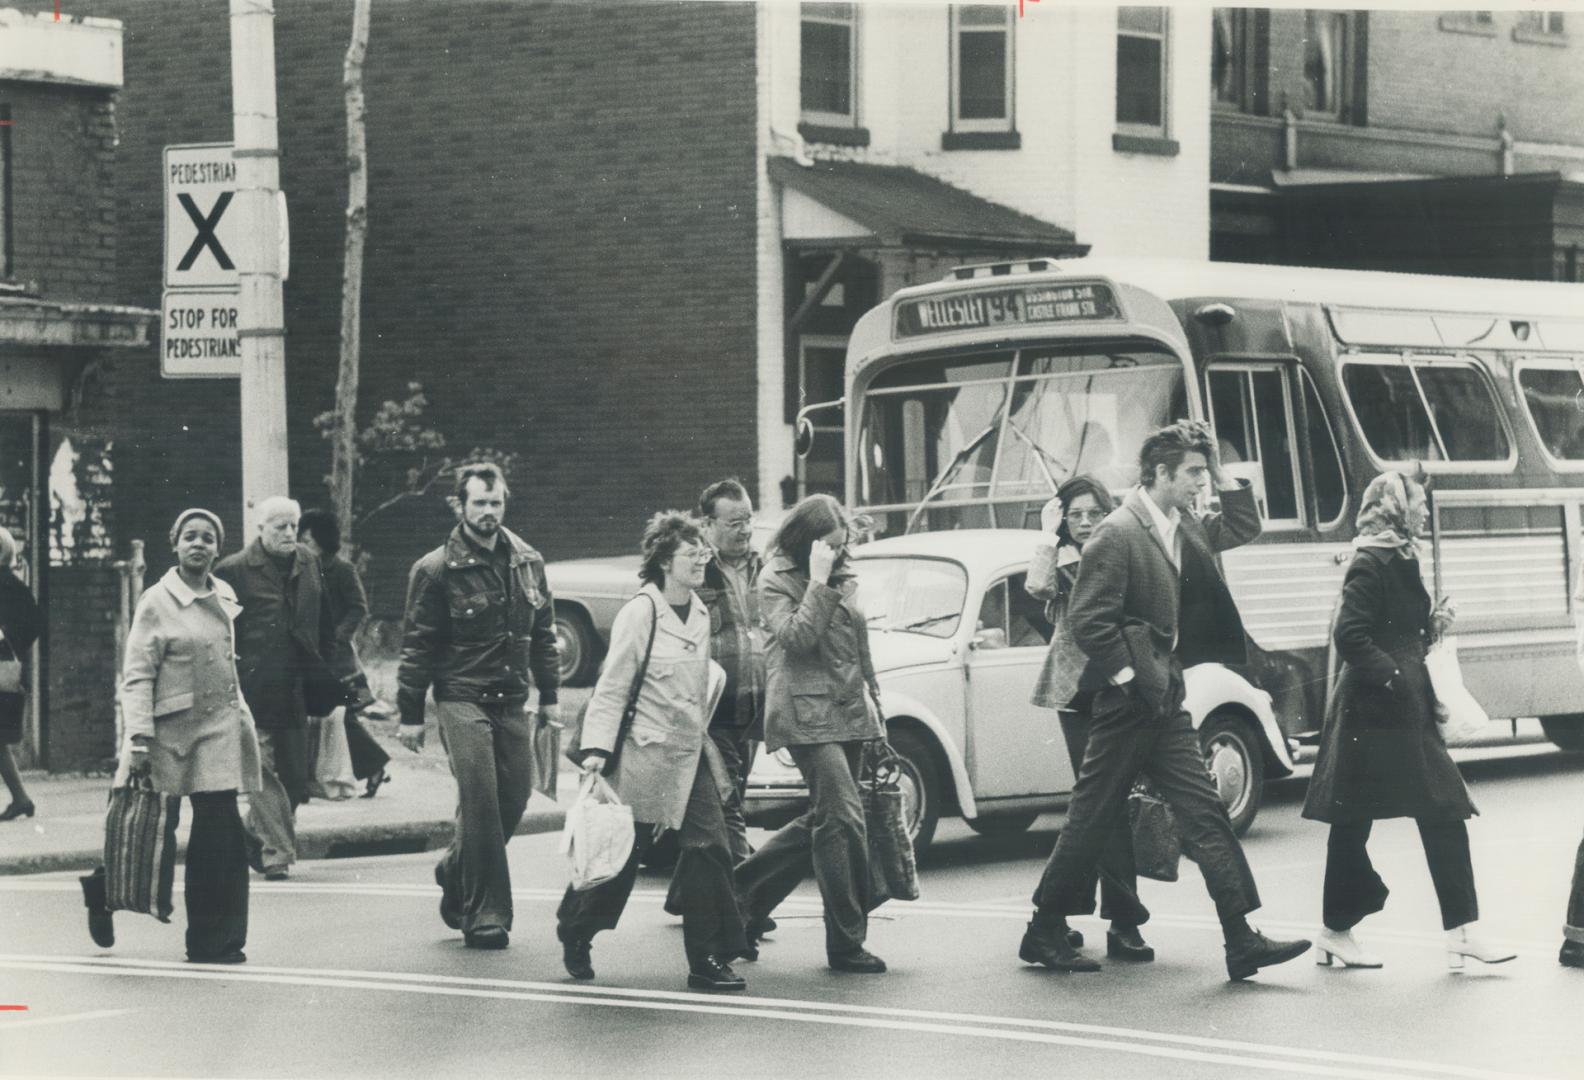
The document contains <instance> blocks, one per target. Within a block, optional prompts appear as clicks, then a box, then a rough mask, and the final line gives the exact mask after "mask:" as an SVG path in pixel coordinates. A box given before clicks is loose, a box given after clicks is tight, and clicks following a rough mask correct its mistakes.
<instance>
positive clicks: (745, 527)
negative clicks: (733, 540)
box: [710, 517, 754, 532]
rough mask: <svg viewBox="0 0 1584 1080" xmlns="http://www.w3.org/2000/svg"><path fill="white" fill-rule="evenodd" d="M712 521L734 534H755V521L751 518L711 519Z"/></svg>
mask: <svg viewBox="0 0 1584 1080" xmlns="http://www.w3.org/2000/svg"><path fill="white" fill-rule="evenodd" d="M710 520H711V521H713V522H715V524H717V525H719V526H720V527H721V528H723V529H731V530H732V531H733V532H753V527H754V519H753V518H751V517H745V518H729V519H728V518H711V519H710Z"/></svg>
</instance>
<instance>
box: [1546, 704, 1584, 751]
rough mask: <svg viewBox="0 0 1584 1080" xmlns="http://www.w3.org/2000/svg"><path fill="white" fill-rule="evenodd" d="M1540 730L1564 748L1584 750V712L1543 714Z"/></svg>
mask: <svg viewBox="0 0 1584 1080" xmlns="http://www.w3.org/2000/svg"><path fill="white" fill-rule="evenodd" d="M1540 730H1542V731H1544V732H1545V737H1546V738H1548V739H1550V740H1551V741H1552V742H1554V743H1556V744H1557V746H1558V747H1560V748H1561V749H1563V750H1584V713H1569V714H1567V715H1565V716H1542V717H1541V718H1540Z"/></svg>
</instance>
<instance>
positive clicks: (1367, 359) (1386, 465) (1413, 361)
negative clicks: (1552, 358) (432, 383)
mask: <svg viewBox="0 0 1584 1080" xmlns="http://www.w3.org/2000/svg"><path fill="white" fill-rule="evenodd" d="M1349 364H1355V365H1363V364H1373V365H1376V366H1383V367H1391V366H1399V367H1406V368H1407V369H1408V372H1409V375H1410V376H1411V377H1412V379H1413V383H1414V389H1415V390H1417V391H1418V393H1419V402H1420V404H1421V405H1423V406H1424V409H1425V415H1426V417H1427V418H1428V419H1429V421H1430V425H1431V431H1432V433H1433V434H1434V435H1435V437H1436V440H1437V442H1441V429H1440V427H1439V425H1437V424H1436V419H1435V414H1434V413H1433V412H1431V411H1430V403H1429V402H1428V401H1426V400H1425V394H1424V387H1423V386H1422V385H1421V384H1420V382H1419V374H1418V372H1417V371H1416V370H1415V368H1417V367H1466V368H1472V369H1473V370H1474V371H1475V372H1476V373H1477V374H1478V376H1479V378H1480V381H1481V382H1482V383H1483V384H1484V386H1485V390H1486V392H1487V394H1489V396H1490V400H1491V403H1492V404H1493V405H1494V406H1495V407H1496V415H1497V417H1498V418H1499V419H1500V420H1501V426H1502V431H1503V432H1504V433H1505V435H1506V436H1507V457H1506V458H1505V459H1503V460H1499V461H1497V460H1487V461H1463V460H1458V461H1452V460H1449V459H1447V458H1444V457H1443V458H1442V459H1441V460H1440V461H1431V460H1428V459H1419V460H1418V461H1417V462H1416V461H1414V460H1412V459H1406V460H1401V461H1396V460H1389V459H1387V458H1383V457H1381V456H1380V455H1379V454H1378V453H1376V451H1375V446H1374V444H1373V443H1371V442H1370V439H1369V435H1368V434H1366V433H1365V431H1364V425H1363V423H1361V422H1360V420H1359V415H1358V410H1357V408H1355V407H1354V404H1353V395H1352V393H1351V392H1350V391H1349V390H1348V385H1347V380H1346V377H1345V376H1346V371H1347V367H1348V365H1349ZM1336 377H1337V387H1338V389H1339V390H1340V391H1341V395H1342V404H1343V406H1344V407H1345V408H1346V409H1347V414H1348V418H1349V419H1350V420H1351V421H1352V423H1353V431H1354V433H1355V434H1356V435H1357V436H1358V438H1359V442H1360V443H1361V444H1362V445H1363V447H1364V453H1365V455H1366V456H1368V457H1369V460H1370V464H1371V465H1373V466H1374V467H1375V468H1376V469H1377V470H1378V471H1382V472H1384V471H1386V470H1388V469H1402V468H1405V467H1408V466H1411V465H1414V464H1418V465H1420V466H1421V467H1422V468H1423V469H1424V471H1425V472H1426V473H1427V474H1435V473H1450V474H1456V473H1510V472H1512V471H1514V469H1516V468H1517V465H1518V440H1517V439H1516V438H1514V437H1513V430H1512V422H1511V420H1510V418H1509V417H1508V416H1507V410H1506V409H1504V408H1502V404H1501V400H1502V399H1501V395H1500V394H1499V393H1497V387H1496V382H1495V380H1494V379H1493V378H1491V373H1490V372H1489V371H1488V370H1486V367H1485V365H1484V364H1483V363H1481V362H1480V360H1479V359H1478V358H1477V357H1475V356H1472V355H1469V354H1466V353H1462V354H1448V353H1419V352H1414V351H1412V350H1405V351H1403V352H1349V353H1344V354H1342V355H1341V356H1339V357H1338V358H1337V374H1336ZM1441 452H1442V453H1443V454H1445V453H1446V446H1445V445H1444V444H1443V445H1442V446H1441Z"/></svg>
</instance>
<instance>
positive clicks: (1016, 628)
mask: <svg viewBox="0 0 1584 1080" xmlns="http://www.w3.org/2000/svg"><path fill="white" fill-rule="evenodd" d="M1027 580H1028V575H1027V574H1013V575H1012V576H1011V577H1009V578H1007V582H1006V587H1007V641H1008V642H1009V643H1010V644H1011V646H1012V648H1014V649H1021V648H1029V647H1033V646H1040V647H1044V646H1046V645H1049V644H1050V639H1051V635H1052V634H1054V633H1055V632H1056V628H1055V627H1054V626H1052V625H1051V623H1050V620H1048V619H1046V618H1045V603H1044V601H1041V600H1036V599H1035V598H1034V597H1032V596H1030V595H1029V594H1028V589H1027V588H1026V587H1025V585H1026V583H1027Z"/></svg>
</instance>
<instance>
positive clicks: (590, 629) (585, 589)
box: [545, 516, 780, 686]
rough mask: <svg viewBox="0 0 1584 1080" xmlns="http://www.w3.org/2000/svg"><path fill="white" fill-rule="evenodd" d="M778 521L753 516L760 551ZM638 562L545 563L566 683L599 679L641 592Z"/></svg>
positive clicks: (631, 558) (632, 558)
mask: <svg viewBox="0 0 1584 1080" xmlns="http://www.w3.org/2000/svg"><path fill="white" fill-rule="evenodd" d="M779 524H780V520H779V517H770V516H761V517H755V518H754V528H753V541H752V543H753V545H754V547H755V548H756V549H757V550H759V551H763V550H764V548H765V546H766V545H767V544H769V542H770V538H771V537H772V536H774V535H775V530H776V527H777V526H778V525H779ZM638 563H639V558H638V556H637V555H615V556H610V557H607V558H593V559H557V560H556V561H554V562H550V563H546V564H545V574H546V576H547V577H548V578H549V581H550V592H551V595H553V596H554V597H555V606H556V642H557V644H558V645H559V646H560V650H561V682H562V683H563V684H564V685H566V686H587V685H589V684H590V683H592V682H593V681H594V676H595V673H597V672H598V671H599V665H600V660H601V659H603V658H604V656H605V649H606V647H607V646H609V644H610V630H611V623H613V622H615V621H616V613H617V612H618V611H620V610H621V607H622V605H623V604H625V603H626V602H627V601H628V600H630V599H632V596H633V594H634V593H636V592H637V591H638V585H639V581H638Z"/></svg>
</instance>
